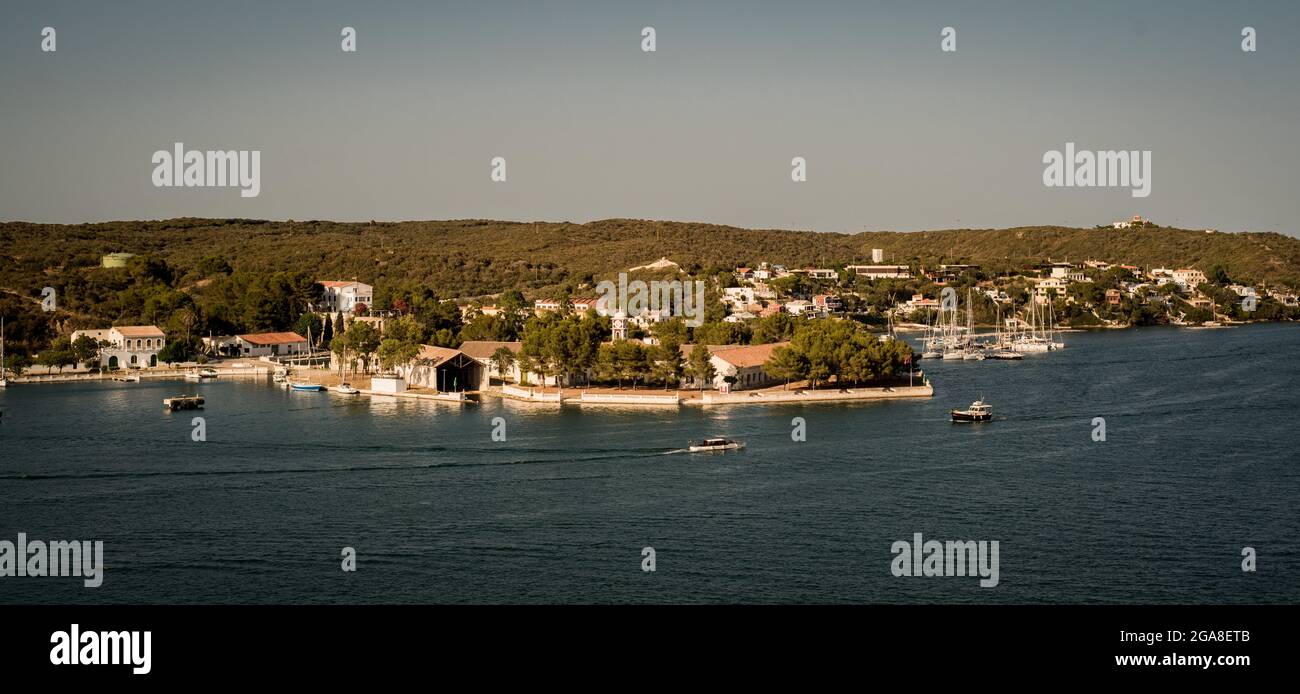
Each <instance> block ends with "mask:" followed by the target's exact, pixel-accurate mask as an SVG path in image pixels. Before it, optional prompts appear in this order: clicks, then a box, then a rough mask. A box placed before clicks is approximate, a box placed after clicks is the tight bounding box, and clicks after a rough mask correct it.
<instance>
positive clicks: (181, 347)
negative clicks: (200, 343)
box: [158, 340, 195, 364]
mask: <svg viewBox="0 0 1300 694" xmlns="http://www.w3.org/2000/svg"><path fill="white" fill-rule="evenodd" d="M193 347H194V345H192V344H191V343H190V342H188V341H186V340H172V341H171V342H168V343H167V344H166V345H164V346H163V348H162V349H160V350H158V361H160V362H162V363H164V364H175V363H178V362H184V361H189V360H190V357H192V356H194V351H195V350H194V349H193Z"/></svg>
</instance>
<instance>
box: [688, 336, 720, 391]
mask: <svg viewBox="0 0 1300 694" xmlns="http://www.w3.org/2000/svg"><path fill="white" fill-rule="evenodd" d="M687 369H688V370H689V371H690V374H691V378H694V379H695V380H696V381H698V382H699V384H700V390H704V385H705V384H706V383H712V382H713V377H714V376H716V375H717V370H716V369H714V368H713V355H712V354H710V353H709V348H708V347H706V346H704V345H702V344H697V345H695V347H693V348H692V349H691V356H690V359H689V360H688V365H687Z"/></svg>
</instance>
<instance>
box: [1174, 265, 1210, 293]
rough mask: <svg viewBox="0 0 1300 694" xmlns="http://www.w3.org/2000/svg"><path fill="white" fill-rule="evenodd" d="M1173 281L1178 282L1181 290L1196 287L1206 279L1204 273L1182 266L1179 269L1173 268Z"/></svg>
mask: <svg viewBox="0 0 1300 694" xmlns="http://www.w3.org/2000/svg"><path fill="white" fill-rule="evenodd" d="M1174 281H1175V282H1177V283H1178V286H1179V287H1180V288H1181V289H1182V290H1183V291H1187V290H1189V289H1196V288H1197V287H1199V286H1201V285H1202V284H1205V283H1206V282H1207V281H1208V280H1207V279H1206V277H1205V273H1204V272H1201V271H1200V270H1195V269H1192V268H1182V269H1180V270H1174Z"/></svg>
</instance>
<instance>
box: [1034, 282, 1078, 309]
mask: <svg viewBox="0 0 1300 694" xmlns="http://www.w3.org/2000/svg"><path fill="white" fill-rule="evenodd" d="M1068 286H1070V282H1069V281H1068V280H1066V279H1065V278H1064V277H1048V278H1047V279H1044V280H1039V281H1038V284H1037V285H1035V286H1034V303H1036V304H1046V303H1050V302H1051V293H1052V292H1055V294H1056V298H1058V299H1060V298H1063V297H1065V288H1066V287H1068Z"/></svg>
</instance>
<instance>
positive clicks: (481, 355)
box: [460, 340, 524, 359]
mask: <svg viewBox="0 0 1300 694" xmlns="http://www.w3.org/2000/svg"><path fill="white" fill-rule="evenodd" d="M523 346H524V343H522V342H493V341H491V340H469V341H467V342H464V343H463V344H461V346H460V351H462V352H464V353H465V354H468V355H469V356H471V357H473V358H475V359H490V358H491V357H492V355H493V354H494V353H496V351H497V350H498V349H501V348H502V347H505V348H506V349H508V350H510V351H511V352H514V353H515V354H519V350H520V349H522V348H523Z"/></svg>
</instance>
